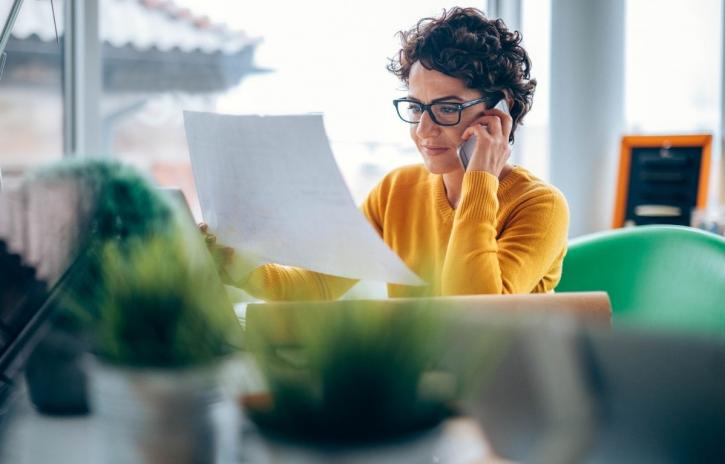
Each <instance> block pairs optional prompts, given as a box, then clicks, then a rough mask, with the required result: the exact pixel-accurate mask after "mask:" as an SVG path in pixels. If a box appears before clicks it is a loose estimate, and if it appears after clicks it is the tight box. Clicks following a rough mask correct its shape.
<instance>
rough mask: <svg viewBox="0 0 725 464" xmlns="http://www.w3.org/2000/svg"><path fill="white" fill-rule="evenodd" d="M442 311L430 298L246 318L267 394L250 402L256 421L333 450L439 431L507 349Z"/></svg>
mask: <svg viewBox="0 0 725 464" xmlns="http://www.w3.org/2000/svg"><path fill="white" fill-rule="evenodd" d="M440 310H441V308H440V306H437V307H436V306H433V305H430V304H428V303H426V301H425V300H419V301H414V300H411V301H410V302H409V303H405V304H396V305H395V307H392V306H391V305H388V304H386V303H385V302H380V301H378V302H375V301H341V302H337V303H333V304H320V303H309V304H303V303H297V304H295V305H294V307H291V306H285V305H284V304H282V305H277V306H275V305H272V306H271V308H269V309H266V308H265V310H264V311H260V312H258V313H257V314H256V316H255V318H254V321H252V320H248V321H247V324H248V325H247V329H248V330H247V334H246V337H247V338H246V341H247V344H248V345H247V346H248V347H249V348H250V350H251V351H252V352H253V354H254V357H255V359H256V362H257V365H258V367H259V369H260V371H261V374H262V376H263V378H264V380H265V382H266V384H267V385H266V387H267V391H268V395H266V394H264V395H249V396H247V397H245V398H244V403H245V406H246V408H247V412H248V414H249V416H250V417H251V418H252V420H253V421H254V422H256V423H257V424H258V425H259V426H260V427H261V428H262V430H263V431H265V432H266V433H268V434H271V435H278V436H281V437H284V438H286V439H291V440H293V441H301V442H306V443H309V442H316V443H320V444H334V445H340V444H355V443H372V442H380V441H387V440H395V439H399V438H401V437H405V436H409V435H411V434H415V433H417V432H422V431H424V430H427V429H430V428H431V427H434V426H436V425H437V424H438V423H440V422H441V421H442V420H443V419H445V418H446V417H448V416H449V415H451V414H452V413H454V412H455V411H456V406H457V401H458V399H459V398H460V396H461V393H462V390H463V389H464V388H465V387H466V386H468V385H472V384H473V380H474V378H476V379H478V380H480V378H481V375H482V373H483V372H484V371H486V370H487V369H486V368H487V367H490V365H491V362H492V361H493V360H495V358H496V356H497V351H498V350H497V347H498V346H500V345H501V344H500V341H501V339H500V337H497V335H495V334H494V335H493V336H487V334H486V333H485V331H481V330H480V328H479V329H476V330H473V329H471V330H468V333H467V334H465V336H462V335H464V334H463V332H462V331H461V329H462V328H461V327H453V326H451V325H450V324H449V323H448V322H447V321H446V317H445V315H444V314H442V313H441V311H440ZM248 317H249V316H248Z"/></svg>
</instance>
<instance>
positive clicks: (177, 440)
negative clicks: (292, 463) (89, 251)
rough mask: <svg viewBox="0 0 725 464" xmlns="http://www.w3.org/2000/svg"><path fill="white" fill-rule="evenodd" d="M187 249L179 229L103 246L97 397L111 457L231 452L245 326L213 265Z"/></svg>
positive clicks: (187, 458)
mask: <svg viewBox="0 0 725 464" xmlns="http://www.w3.org/2000/svg"><path fill="white" fill-rule="evenodd" d="M197 238H199V240H200V237H197ZM192 248H193V247H192ZM198 248H199V249H203V245H202V244H199V247H198ZM189 255H190V253H189V243H188V241H186V240H183V239H181V238H180V236H179V235H176V234H163V235H160V236H156V237H151V238H145V239H138V238H137V239H133V240H129V241H127V242H126V243H123V244H119V243H108V244H106V245H105V246H104V247H103V249H102V258H103V266H102V274H103V279H104V282H105V285H104V293H103V294H102V295H101V296H100V298H99V299H98V300H97V301H95V305H96V308H97V322H96V323H95V325H94V326H95V334H94V335H95V336H94V339H93V346H94V347H95V354H96V363H95V369H94V371H93V374H94V375H93V379H92V380H93V381H92V383H91V385H92V388H91V399H92V405H93V408H94V412H95V413H96V414H97V415H98V416H99V418H100V420H101V422H102V424H103V426H104V429H105V431H106V436H107V437H108V438H109V440H107V443H106V447H105V449H106V451H108V453H109V455H108V456H107V461H108V462H119V463H121V462H154V463H187V462H188V463H196V462H214V461H215V460H216V459H218V458H219V456H217V453H219V452H225V453H233V452H234V447H233V442H234V440H233V434H234V431H235V429H236V427H237V423H236V421H235V417H234V413H235V412H236V408H235V407H234V403H233V400H232V396H231V393H230V392H229V391H225V387H227V385H225V379H224V376H225V374H228V372H226V371H225V368H228V367H229V366H228V365H229V364H230V362H232V361H230V355H232V354H233V353H235V352H236V351H237V350H239V349H240V348H241V345H242V337H241V335H242V334H241V326H240V325H239V322H238V320H237V319H236V316H235V315H234V312H233V310H232V307H231V304H230V302H229V301H228V300H227V298H226V294H225V293H224V289H223V287H222V286H221V284H220V282H219V279H218V276H217V275H216V273H215V269H214V267H213V265H209V263H208V262H207V263H204V261H201V262H196V263H195V262H194V260H193V259H192V257H191V256H189ZM87 303H88V302H87ZM232 359H233V358H232ZM229 434H232V435H231V436H230V435H229ZM220 437H222V438H220ZM223 437H226V438H227V440H226V441H225V440H224V439H223ZM220 440H222V441H225V443H226V446H222V447H221V448H220V447H219V446H218V444H219V442H220Z"/></svg>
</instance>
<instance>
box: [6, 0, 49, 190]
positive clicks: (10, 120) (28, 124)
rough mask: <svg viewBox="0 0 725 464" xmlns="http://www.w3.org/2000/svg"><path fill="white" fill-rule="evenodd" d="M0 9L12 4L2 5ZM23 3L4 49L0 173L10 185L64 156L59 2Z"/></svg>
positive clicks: (38, 0) (43, 0) (9, 2)
mask: <svg viewBox="0 0 725 464" xmlns="http://www.w3.org/2000/svg"><path fill="white" fill-rule="evenodd" d="M0 3H1V4H2V9H3V11H4V10H7V9H9V8H10V4H11V3H12V0H0ZM53 7H54V10H51V2H50V1H48V0H36V1H25V2H23V4H22V7H21V9H20V13H19V15H18V17H17V19H16V20H15V26H14V28H13V30H12V34H11V37H10V39H9V41H8V44H7V46H6V48H5V51H6V52H7V61H6V63H5V68H4V70H3V74H2V78H1V79H0V108H2V110H1V114H0V133H1V134H2V144H0V168H1V169H2V172H3V179H4V181H6V182H12V181H13V178H16V177H17V176H19V175H20V174H22V172H23V171H25V170H26V169H27V168H28V167H32V166H36V165H38V164H41V163H44V162H48V161H50V160H54V159H59V158H60V157H61V156H62V153H63V91H62V78H61V70H62V62H63V60H62V51H61V46H60V44H59V43H58V42H57V40H56V35H55V27H54V24H53V15H54V13H55V17H56V22H57V24H58V25H59V27H60V26H62V22H63V0H55V1H54V2H53Z"/></svg>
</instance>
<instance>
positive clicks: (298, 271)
mask: <svg viewBox="0 0 725 464" xmlns="http://www.w3.org/2000/svg"><path fill="white" fill-rule="evenodd" d="M378 192H379V187H376V188H375V189H373V191H372V192H371V193H370V195H368V197H367V198H366V199H365V202H364V203H363V205H362V206H361V208H360V209H361V210H362V212H363V214H364V215H365V217H366V218H367V219H368V221H369V222H370V224H371V225H372V226H373V228H374V229H375V230H376V231H377V232H378V234H380V235H382V225H381V222H380V219H379V218H380V211H379V202H378V197H379V194H378ZM357 282H358V281H357V280H356V279H348V278H345V277H337V276H333V275H328V274H322V273H319V272H314V271H309V270H306V269H302V268H298V267H292V266H282V265H279V264H265V265H264V266H261V267H259V268H257V269H255V270H254V271H252V272H251V273H250V274H249V275H248V277H247V279H246V280H245V281H244V282H241V283H240V285H239V286H240V287H241V288H243V289H244V290H245V291H246V292H247V293H249V294H250V295H252V296H254V297H256V298H260V299H263V300H266V301H280V300H288V301H303V300H304V301H309V300H336V299H338V298H340V297H341V296H342V295H344V294H345V293H346V292H347V291H348V290H350V288H352V286H353V285H355V284H356V283H357Z"/></svg>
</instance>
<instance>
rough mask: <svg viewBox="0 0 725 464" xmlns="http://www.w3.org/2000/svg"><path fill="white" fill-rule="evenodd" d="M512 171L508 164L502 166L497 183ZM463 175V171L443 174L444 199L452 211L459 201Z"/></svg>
mask: <svg viewBox="0 0 725 464" xmlns="http://www.w3.org/2000/svg"><path fill="white" fill-rule="evenodd" d="M513 169H514V167H513V166H511V165H510V164H507V165H506V166H504V168H503V169H502V170H501V174H499V175H498V180H499V182H501V181H502V180H503V178H504V177H506V176H507V175H508V174H509V173H510V172H511V171H513ZM463 174H464V171H463V169H460V170H456V171H454V172H447V173H445V174H443V185H444V186H445V188H446V197H447V198H448V203H450V205H451V207H452V208H453V209H456V207H458V202H459V201H460V199H461V189H462V187H463Z"/></svg>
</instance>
